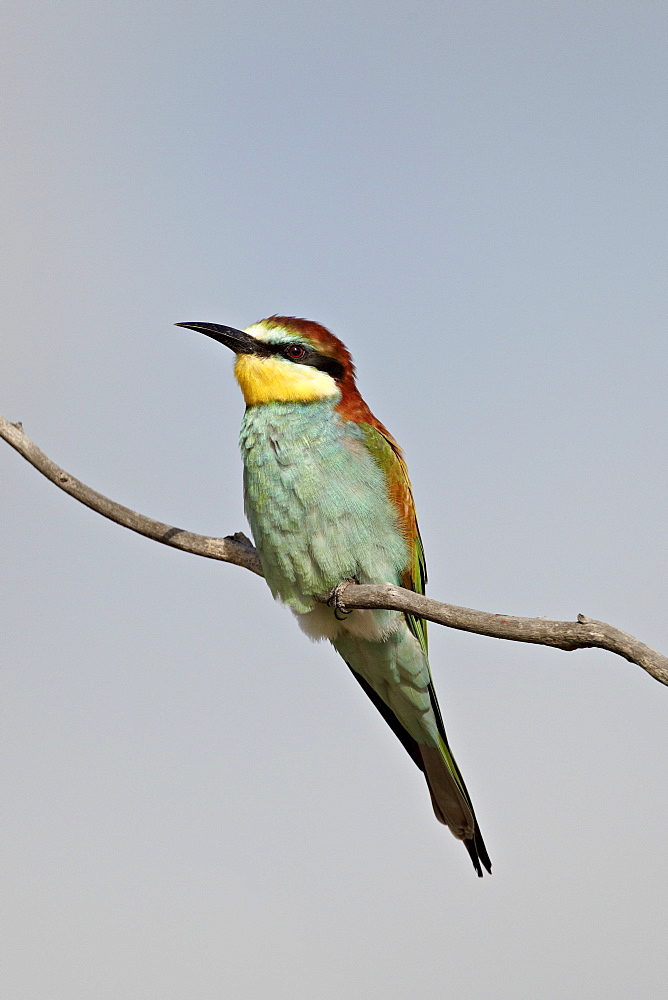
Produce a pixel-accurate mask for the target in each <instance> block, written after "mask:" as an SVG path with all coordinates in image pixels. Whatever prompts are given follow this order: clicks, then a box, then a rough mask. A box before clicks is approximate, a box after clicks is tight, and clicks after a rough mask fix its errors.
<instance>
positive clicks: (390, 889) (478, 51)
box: [0, 0, 668, 1000]
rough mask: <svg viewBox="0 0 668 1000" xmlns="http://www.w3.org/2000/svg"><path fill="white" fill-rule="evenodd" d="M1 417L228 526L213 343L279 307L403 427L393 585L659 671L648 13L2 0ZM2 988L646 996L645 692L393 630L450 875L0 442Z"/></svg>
mask: <svg viewBox="0 0 668 1000" xmlns="http://www.w3.org/2000/svg"><path fill="white" fill-rule="evenodd" d="M3 10H4V13H3V27H2V33H1V35H2V46H3V48H4V51H3V52H2V54H1V65H2V91H3V119H4V124H3V129H2V146H3V161H4V166H3V184H2V190H1V192H0V199H1V203H2V225H1V232H2V237H1V245H2V261H1V262H0V271H1V275H2V285H3V296H2V299H3V331H4V332H3V351H2V357H3V364H2V379H1V385H2V391H1V394H0V396H1V405H0V412H2V413H3V415H4V416H6V417H8V418H9V419H11V420H22V421H23V422H24V425H25V428H26V431H27V432H28V433H29V434H30V435H31V436H32V437H33V438H34V439H35V440H36V441H37V442H38V444H39V445H40V446H41V447H42V448H43V449H44V450H45V451H46V452H47V453H48V454H49V455H50V456H51V457H52V458H54V459H55V460H56V461H57V462H59V463H60V464H61V465H63V466H64V467H65V468H66V469H68V470H69V471H70V472H72V473H73V474H74V475H76V476H78V477H79V478H81V479H83V480H84V481H86V482H88V483H89V484H90V485H91V486H93V487H95V488H96V489H98V490H101V491H102V492H104V493H107V494H108V495H110V496H111V497H113V498H114V499H116V500H118V501H120V502H121V503H124V504H126V505H128V506H131V507H135V508H136V509H138V510H141V511H142V512H144V513H146V514H149V515H152V516H154V517H157V518H160V519H162V520H164V521H167V522H170V523H173V524H177V525H180V526H183V527H187V528H190V529H191V530H194V531H201V532H204V533H210V534H226V533H228V532H232V531H235V530H239V529H241V528H244V527H245V521H244V518H243V512H242V496H241V464H240V459H239V456H238V452H237V443H236V442H237V433H238V426H239V423H240V420H241V416H242V409H243V405H242V400H241V395H240V392H239V390H238V388H237V386H236V384H235V383H234V380H233V378H232V375H231V358H230V356H228V354H227V353H226V352H225V351H224V350H223V349H222V348H220V347H218V346H217V345H215V344H214V343H212V342H209V341H207V340H205V338H202V337H197V335H196V334H194V333H191V332H189V331H185V330H180V329H175V328H174V327H173V325H172V324H173V323H175V322H177V321H182V320H183V321H188V320H213V321H216V322H221V323H228V324H230V325H234V326H245V325H247V324H249V323H251V322H253V321H255V320H257V319H259V318H261V317H263V316H266V315H269V314H271V313H275V312H278V313H288V314H296V315H301V316H307V317H309V318H311V319H315V320H318V321H320V322H322V323H324V324H325V325H326V326H328V327H330V328H331V329H332V330H333V332H335V333H336V334H338V335H339V336H340V337H342V338H343V339H344V340H345V342H346V343H347V344H348V346H349V347H350V348H351V350H352V351H353V354H354V357H355V360H356V362H357V366H358V371H359V382H360V386H361V389H362V392H363V394H364V395H365V398H366V399H367V401H368V402H369V403H370V405H371V407H372V409H374V410H375V412H376V413H377V415H378V416H379V417H380V418H381V419H382V420H383V421H384V422H385V423H386V424H387V425H388V426H389V427H390V429H391V430H392V432H393V433H394V434H395V436H396V437H397V438H398V439H399V441H400V442H401V443H402V445H403V446H404V448H405V451H406V455H407V458H408V462H409V467H410V470H411V474H412V479H413V484H414V490H415V495H416V500H417V504H418V511H419V515H420V524H421V528H422V534H423V537H424V540H425V545H426V549H427V558H428V563H429V570H430V591H429V592H430V594H431V595H432V596H434V597H437V598H441V599H443V600H448V601H452V602H454V603H457V604H463V605H467V606H470V607H476V608H481V609H486V610H490V611H495V612H496V611H500V612H501V611H502V612H507V613H514V614H526V615H546V616H548V617H554V618H573V617H574V616H575V615H576V614H577V612H580V611H581V612H584V613H586V614H588V615H590V616H591V617H595V618H602V619H604V620H607V621H610V622H612V623H614V624H616V625H618V626H619V627H621V628H623V629H626V630H628V631H630V632H632V633H633V634H635V635H637V636H638V637H640V638H641V639H643V640H644V641H646V642H648V643H649V644H650V645H653V646H655V647H656V648H659V649H662V650H663V651H664V652H665V651H668V625H667V620H666V619H667V616H666V603H667V602H666V598H667V595H668V574H667V572H666V565H667V562H668V532H667V528H666V523H667V516H666V499H665V498H666V495H667V493H668V476H667V473H666V464H667V463H666V455H667V454H668V434H667V430H666V400H667V398H668V391H667V388H666V387H667V386H668V361H667V357H666V335H665V312H666V310H665V269H666V260H665V245H666V241H665V235H666V234H665V217H666V183H665V163H666V160H665V140H666V131H665V95H666V89H665V87H666V59H665V29H666V18H665V7H664V5H663V4H660V3H658V2H657V3H653V2H644V0H638V2H635V3H633V4H630V3H623V2H600V3H599V2H593V0H588V2H579V3H573V2H560V3H549V2H531V3H530V2H521V3H517V2H503V3H500V2H495V0H490V2H485V3H482V2H466V3H464V2H458V3H454V2H441V3H438V4H437V3H433V2H432V3H422V2H419V0H418V2H416V0H412V2H410V3H408V2H395V3H392V2H390V3H388V2H387V0H386V2H383V3H381V2H375V0H362V2H356V3H351V2H346V0H338V2H336V3H331V2H328V0H320V2H318V3H307V2H299V0H296V2H276V3H257V2H249V0H245V2H227V0H219V2H217V3H205V2H201V0H189V2H188V3H185V2H181V0H176V2H171V3H166V2H164V0H163V2H152V0H143V2H141V3H139V4H138V3H136V2H135V3H123V2H120V3H119V2H118V0H117V2H114V3H111V2H109V0H100V2H98V3H95V4H91V3H89V2H74V0H61V2H60V3H58V4H51V3H39V2H38V3H32V4H26V3H24V2H21V3H19V2H17V0H5V3H4V5H3ZM0 510H1V511H2V526H1V530H0V547H1V548H0V555H1V558H2V567H3V573H2V575H1V579H2V588H3V593H2V604H1V609H2V610H1V611H0V616H1V622H2V625H1V628H2V637H3V648H4V654H5V655H4V657H3V658H4V660H5V663H6V669H5V671H4V676H5V681H4V687H5V691H4V696H3V702H4V711H5V713H6V718H5V720H4V732H5V740H4V742H5V747H6V752H5V761H6V767H5V771H4V776H3V781H4V786H5V787H4V793H3V801H4V804H5V809H6V816H5V822H4V828H5V842H6V843H5V846H6V848H7V849H6V851H5V854H6V855H7V856H8V857H9V859H10V861H9V864H8V865H7V866H6V868H5V872H4V876H3V878H4V880H5V882H6V885H5V889H4V893H3V897H4V900H5V919H6V929H5V931H4V932H3V940H4V941H5V943H6V950H7V952H8V956H9V958H8V961H7V962H6V965H5V971H4V976H5V978H6V982H5V987H4V989H3V995H6V996H7V998H8V1000H10V998H11V1000H44V998H45V997H48V998H49V1000H61V998H62V1000H91V998H95V1000H118V998H121V997H122V998H123V1000H129V998H136V1000H147V998H151V997H155V998H160V1000H182V998H184V997H188V998H189V1000H190V998H194V1000H210V998H211V1000H213V998H219V997H234V998H240V1000H251V998H252V1000H255V998H265V997H268V996H271V997H281V998H283V997H285V998H290V1000H295V998H299V1000H301V998H304V1000H306V998H308V1000H312V998H317V1000H321V998H322V1000H340V998H341V997H346V998H355V1000H357V998H359V1000H362V998H364V1000H376V998H379V1000H380V998H382V1000H406V998H412V997H416V996H420V995H421V994H422V993H423V992H424V993H427V992H428V993H429V994H430V995H431V996H434V997H441V996H443V997H445V996H449V995H451V994H452V995H454V994H455V993H457V994H459V995H466V996H467V997H468V998H470V1000H499V998H507V997H508V998H512V1000H522V998H527V1000H548V998H549V1000H557V998H559V1000H561V998H564V997H568V998H569V1000H580V998H582V1000H584V998H587V1000H596V998H599V997H600V998H603V997H605V998H606V1000H628V998H629V997H631V996H633V997H636V996H643V997H654V996H659V995H660V993H661V991H662V990H663V989H664V988H665V981H666V976H667V975H668V957H667V955H668V953H667V951H666V947H665V942H666V935H665V931H666V891H667V888H668V852H667V851H666V829H668V796H667V795H666V788H667V787H668V765H667V760H668V753H667V751H668V726H667V725H666V711H667V707H668V701H667V698H666V691H665V689H664V688H662V687H660V686H659V685H658V684H657V683H656V682H655V681H652V680H651V679H650V678H649V677H647V676H646V675H644V674H643V673H642V671H640V670H639V669H638V668H636V667H632V666H631V665H629V664H626V663H625V662H624V661H622V660H621V659H618V658H615V657H613V656H611V655H609V654H605V653H603V652H599V651H581V652H578V653H571V654H566V653H561V652H558V651H553V650H548V649H541V648H538V647H530V646H519V645H514V644H510V643H503V642H500V641H496V640H491V639H483V638H480V637H477V636H467V635H463V634H456V633H450V632H447V631H446V630H444V629H438V628H436V627H435V626H434V627H432V629H431V648H432V667H433V672H434V676H435V680H436V686H437V689H438V691H439V695H440V700H441V703H442V706H443V710H444V715H445V719H446V725H447V728H448V733H449V735H450V738H451V742H452V744H453V746H454V749H455V752H456V754H457V757H458V759H459V761H460V763H461V766H462V769H463V771H464V774H465V776H466V780H467V783H468V785H469V788H470V790H471V793H472V796H473V799H474V802H475V805H476V809H477V812H478V816H479V820H480V824H481V827H482V830H483V832H484V835H485V838H486V841H487V844H488V847H489V850H490V854H491V856H492V860H493V862H494V875H493V876H492V877H491V878H486V879H484V880H482V881H479V880H478V879H477V878H476V877H475V875H474V873H473V871H472V869H471V866H470V863H469V861H468V858H467V857H466V853H465V852H464V850H463V848H462V847H461V846H460V845H458V844H457V843H456V842H455V841H454V840H453V838H452V837H451V836H450V835H449V834H448V832H447V831H446V830H444V829H443V828H441V827H440V826H439V825H438V824H437V823H436V822H435V820H434V819H433V816H432V814H431V806H430V803H429V797H428V795H427V792H426V789H425V787H424V784H423V782H422V780H421V778H420V775H419V774H418V773H417V771H416V769H415V767H414V765H413V764H412V763H411V761H410V760H409V759H408V757H407V755H406V754H405V753H404V751H403V750H402V748H401V746H400V745H399V743H398V742H397V741H396V740H395V739H394V737H393V736H392V734H391V733H390V731H389V730H388V729H386V728H385V727H384V725H383V723H382V721H381V720H380V718H379V717H378V716H377V714H376V712H375V710H374V709H373V707H372V706H371V705H370V704H369V703H367V702H366V700H365V699H364V698H363V696H362V694H361V692H360V691H359V689H358V688H357V685H356V684H355V683H354V682H353V681H352V680H351V678H350V676H349V675H348V671H347V670H346V668H345V666H344V665H343V663H342V662H341V661H339V660H338V659H337V657H336V655H335V654H334V652H333V651H332V650H331V649H329V648H328V647H326V646H324V645H320V646H314V645H311V644H310V643H309V642H308V641H307V639H306V638H305V637H304V636H303V635H302V634H301V633H300V631H299V630H298V628H297V627H296V625H295V623H294V622H293V620H292V618H291V616H290V614H289V613H288V612H287V611H286V610H285V609H283V608H281V607H280V606H278V605H275V604H274V603H273V602H272V600H271V598H270V595H269V593H268V591H267V590H266V587H265V585H264V582H263V581H262V580H260V579H258V578H255V577H253V576H251V574H249V573H247V572H245V571H243V570H241V569H238V568H235V567H232V566H225V565H221V564H216V563H213V562H208V561H206V560H204V559H196V558H194V557H191V556H186V555H183V554H181V553H178V552H174V551H170V550H167V549H164V548H163V547H161V546H159V545H157V544H155V543H152V542H149V541H148V540H146V539H143V538H140V537H139V536H136V535H132V534H131V533H130V532H127V531H124V530H122V529H121V528H119V527H118V526H116V525H113V524H111V523H109V522H106V521H104V520H103V519H102V518H100V517H99V516H97V515H94V514H93V513H92V512H90V511H88V510H86V509H84V508H83V507H81V506H80V505H78V504H76V503H75V502H74V501H72V500H71V499H69V498H67V497H65V496H64V495H63V494H60V493H59V492H58V491H57V490H56V489H55V488H54V487H53V486H51V485H49V484H48V483H46V482H45V481H44V480H43V479H41V477H39V476H38V474H37V473H36V472H34V471H33V470H32V469H31V468H30V467H29V466H28V465H27V464H26V463H25V462H23V461H22V460H21V459H20V458H19V457H18V456H17V455H15V454H14V453H13V452H12V451H11V449H9V448H8V447H6V446H4V445H3V447H2V448H0Z"/></svg>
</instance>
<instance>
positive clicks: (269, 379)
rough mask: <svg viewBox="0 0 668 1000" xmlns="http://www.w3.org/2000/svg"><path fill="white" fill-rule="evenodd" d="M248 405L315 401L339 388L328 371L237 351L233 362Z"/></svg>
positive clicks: (332, 393)
mask: <svg viewBox="0 0 668 1000" xmlns="http://www.w3.org/2000/svg"><path fill="white" fill-rule="evenodd" d="M234 374H235V376H236V380H237V382H238V383H239V385H240V386H241V391H242V392H243V394H244V399H245V401H246V406H257V405H258V404H260V403H313V402H315V401H316V400H319V399H326V398H327V397H329V396H337V395H338V394H339V391H340V390H339V388H338V386H337V384H336V382H335V381H334V379H333V378H332V377H331V376H330V375H328V374H327V372H323V371H319V369H317V368H312V367H311V366H310V365H297V364H293V363H292V362H291V361H286V360H284V359H283V358H278V357H269V358H266V357H264V358H263V357H257V356H256V355H254V354H238V355H237V360H236V363H235V365H234Z"/></svg>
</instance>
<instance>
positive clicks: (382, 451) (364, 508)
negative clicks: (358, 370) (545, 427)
mask: <svg viewBox="0 0 668 1000" xmlns="http://www.w3.org/2000/svg"><path fill="white" fill-rule="evenodd" d="M177 325H178V326H184V327H187V328H189V329H191V330H197V331H199V332H200V333H204V334H206V335H207V336H208V337H212V338H213V339H214V340H217V341H218V342H219V343H221V344H224V345H225V346H226V347H229V348H230V349H231V350H232V351H234V353H235V354H236V363H235V366H234V373H235V375H236V378H237V381H238V382H239V385H240V386H241V391H242V392H243V395H244V399H245V401H246V413H245V416H244V419H243V423H242V426H241V451H242V455H243V461H244V499H245V509H246V514H247V517H248V520H249V522H250V526H251V530H252V533H253V539H254V541H255V545H256V548H257V552H258V555H259V557H260V562H261V564H262V569H263V571H264V575H265V577H266V579H267V583H268V584H269V587H270V589H271V592H272V594H273V595H274V597H276V598H279V599H280V600H281V601H283V602H284V603H285V604H287V605H288V606H289V607H290V608H291V609H292V611H293V612H294V614H295V615H296V616H297V619H298V621H299V624H300V625H301V627H302V629H303V630H304V631H305V632H306V634H307V635H309V636H310V637H311V638H313V639H329V641H330V642H331V643H332V645H333V646H334V648H335V649H336V650H337V652H338V653H340V655H341V656H342V657H343V659H344V660H345V662H346V663H347V664H348V666H349V667H350V669H351V671H352V673H353V676H354V677H355V679H356V680H357V681H358V682H359V684H360V685H361V687H362V688H363V690H364V691H365V692H366V694H367V695H368V696H369V698H370V699H371V701H372V702H373V703H374V705H375V706H376V708H377V709H378V710H379V712H380V714H381V715H382V716H383V718H384V719H385V721H386V722H387V723H388V724H389V726H390V727H391V729H392V731H393V732H394V733H395V734H396V735H397V736H398V737H399V739H400V740H401V742H402V743H403V745H404V747H405V748H406V750H407V751H408V753H409V754H410V755H411V757H412V758H413V760H414V761H415V763H416V764H417V766H418V767H419V768H420V770H421V771H422V772H423V773H424V776H425V778H426V780H427V785H428V786H429V791H430V793H431V801H432V804H433V807H434V812H435V813H436V818H437V819H438V820H439V821H440V822H441V823H444V824H445V825H446V826H448V827H449V828H450V830H451V831H452V833H453V834H454V835H455V837H457V838H458V839H459V840H463V841H464V846H465V847H466V849H467V851H468V852H469V855H470V856H471V860H472V861H473V865H474V867H475V869H476V871H477V873H478V875H480V876H482V866H484V867H485V868H486V869H487V871H488V872H491V862H490V860H489V856H488V854H487V850H486V849H485V844H484V842H483V839H482V836H481V833H480V829H479V827H478V823H477V821H476V818H475V813H474V811H473V805H472V803H471V799H470V796H469V794H468V792H467V790H466V785H465V784H464V779H463V778H462V775H461V773H460V770H459V768H458V767H457V764H456V762H455V759H454V757H453V755H452V753H451V751H450V747H449V746H448V740H447V737H446V735H445V729H444V726H443V719H442V717H441V712H440V709H439V706H438V702H437V700H436V692H435V691H434V685H433V681H432V678H431V674H430V671H429V661H428V659H427V627H426V626H427V623H426V621H424V620H423V619H420V618H415V617H413V616H412V615H410V614H401V613H400V612H396V611H360V610H357V611H352V612H350V613H348V614H344V615H341V614H337V613H336V608H334V609H333V608H331V607H328V606H327V605H326V604H324V603H322V602H321V601H320V600H318V598H319V597H320V598H322V597H323V595H327V594H329V593H330V592H331V591H332V590H333V588H335V587H336V586H337V585H338V584H339V583H341V582H342V581H344V580H348V579H353V580H356V581H357V582H358V583H387V582H389V583H393V584H398V585H400V586H402V587H406V588H408V589H410V590H414V591H417V592H418V593H420V594H422V593H424V586H425V583H426V580H427V572H426V566H425V559H424V552H423V549H422V541H421V539H420V532H419V530H418V525H417V519H416V516H415V505H414V503H413V496H412V492H411V484H410V481H409V478H408V472H407V469H406V464H405V462H404V459H403V455H402V453H401V449H400V448H399V445H398V444H397V442H396V441H395V440H394V438H393V437H392V435H391V434H390V433H389V431H387V430H386V428H385V427H384V426H383V425H382V424H381V422H380V421H379V420H377V419H376V417H374V415H373V414H372V413H371V411H370V409H369V407H368V406H367V405H366V403H365V402H364V400H363V399H362V397H361V395H360V393H359V390H358V388H357V385H356V383H355V368H354V366H353V362H352V358H351V356H350V353H349V352H348V350H347V348H346V347H345V346H344V344H343V343H342V342H341V341H340V340H339V339H338V338H337V337H335V336H334V335H333V334H331V333H330V332H329V331H328V330H326V329H325V328H324V327H322V326H320V324H318V323H313V322H310V321H309V320H304V319H296V318H294V317H285V316H272V317H270V318H269V319H265V320H262V321H261V322H259V323H255V324H254V325H253V326H249V327H248V328H247V329H246V330H243V331H242V330H235V329H233V328H232V327H229V326H219V325H218V324H216V323H179V324H177Z"/></svg>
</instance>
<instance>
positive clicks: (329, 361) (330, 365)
mask: <svg viewBox="0 0 668 1000" xmlns="http://www.w3.org/2000/svg"><path fill="white" fill-rule="evenodd" d="M292 344H294V345H296V346H298V347H301V348H302V349H303V350H304V355H303V357H301V358H291V357H289V356H288V355H287V354H286V351H287V349H288V348H289V347H290V346H291V344H290V343H289V342H288V343H287V344H286V343H283V344H267V343H265V344H263V347H265V348H266V349H267V353H268V354H275V355H276V354H277V355H280V356H282V357H285V358H287V360H288V361H290V362H291V363H292V364H293V365H309V367H311V368H317V369H318V371H321V372H326V373H327V374H328V375H330V376H331V377H332V378H333V379H342V378H343V376H344V367H343V365H342V364H341V362H340V361H337V360H336V358H328V357H327V356H326V355H325V354H319V353H318V351H315V350H314V349H313V348H312V347H308V346H307V345H306V344H303V343H302V342H301V341H299V340H296V341H292Z"/></svg>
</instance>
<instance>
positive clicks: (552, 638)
mask: <svg viewBox="0 0 668 1000" xmlns="http://www.w3.org/2000/svg"><path fill="white" fill-rule="evenodd" d="M0 437H2V438H4V440H5V441H7V443H8V444H10V445H11V446H12V447H13V448H15V449H16V451H18V453H19V454H20V455H22V456H23V457H24V458H25V459H26V460H27V461H28V462H30V463H31V465H33V466H34V467H35V468H36V469H37V470H38V472H41V473H42V475H44V476H46V478H47V479H49V480H50V481H51V482H52V483H54V484H55V485H56V486H58V487H59V488H60V489H61V490H64V491H65V492H66V493H69V495H70V496H73V497H74V498H75V499H76V500H79V501H80V503H83V504H85V505H86V506H87V507H90V508H91V509H92V510H94V511H97V513H98V514H102V515H103V516H104V517H107V518H109V520H111V521H115V522H116V523H117V524H121V525H123V527H125V528H130V529H131V530H132V531H137V532H138V533H139V534H140V535H146V536H147V537H148V538H153V539H155V540H156V541H158V542H162V543H163V544H164V545H171V546H172V547H173V548H177V549H181V550H182V551H184V552H191V553H192V554H193V555H199V556H207V557H208V558H209V559H220V560H221V561H222V562H229V563H233V564H234V565H235V566H243V567H244V568H245V569H249V570H251V571H252V572H253V573H257V574H258V576H262V575H263V573H262V568H261V566H260V560H259V559H258V556H257V552H256V551H255V548H254V547H253V544H252V542H251V541H250V540H249V539H248V538H246V536H245V535H244V534H242V533H241V532H237V533H236V534H234V535H228V536H227V537H225V538H210V537H208V536H207V535H197V534H194V533H193V532H191V531H185V530H183V529H182V528H174V527H172V526H170V525H168V524H162V523H161V522H160V521H154V520H152V519H151V518H148V517H144V516H143V515H142V514H138V513H137V512H136V511H134V510H130V509H129V508H128V507H123V506H121V505H120V504H117V503H114V502H113V501H112V500H109V499H108V498H107V497H105V496H103V495H102V494H101V493H96V492H95V490H92V489H90V488H89V487H88V486H86V485H85V484H84V483H82V482H80V481H79V480H78V479H75V478H74V476H70V474H69V473H67V472H65V471H64V470H63V469H61V468H60V467H59V466H57V465H56V464H55V462H52V461H51V459H50V458H48V457H47V456H46V455H45V454H44V452H43V451H40V449H39V448H38V447H37V445H36V444H34V443H33V442H32V441H31V440H30V438H28V437H27V436H26V434H24V432H23V427H22V426H21V424H12V423H10V422H9V421H8V420H5V418H4V417H1V416H0ZM328 599H329V595H323V597H322V598H321V600H322V601H323V602H326V601H327V600H328ZM337 602H338V606H339V607H340V608H341V609H342V610H347V611H352V610H354V609H357V608H359V609H362V608H367V609H368V608H370V609H374V608H377V609H380V608H387V609H388V610H390V611H404V612H410V613H411V614H414V615H418V616H419V617H420V618H426V619H428V620H429V621H432V622H436V623H437V624H438V625H446V626H447V627H448V628H454V629H459V630H461V631H464V632H475V633H476V634H477V635H487V636H492V637H493V638H496V639H513V640H515V641H516V642H532V643H536V644H538V645H541V646H553V647H555V648H557V649H565V650H573V649H584V648H591V647H598V648H600V649H607V650H608V651H609V652H611V653H616V654H617V655H618V656H622V657H624V659H626V660H629V662H631V663H635V664H637V665H638V666H639V667H642V668H643V670H646V671H647V673H648V674H650V675H651V676H652V677H654V678H655V679H656V680H658V681H660V682H661V683H662V684H668V657H666V656H663V655H662V654H661V653H658V652H656V651H655V650H653V649H650V647H649V646H646V645H645V644H644V643H642V642H639V641H638V640H637V639H635V638H634V637H633V636H631V635H628V634H627V633H626V632H622V631H620V629H617V628H614V627H613V626H612V625H606V624H605V622H599V621H594V620H593V619H591V618H586V617H585V616H584V615H578V618H577V621H575V622H559V621H547V620H546V619H544V618H517V617H514V616H512V615H500V614H490V613H488V612H485V611H473V610H471V609H470V608H460V607H457V605H455V604H442V603H441V602H440V601H433V600H431V599H430V598H428V597H424V596H423V595H422V594H416V593H414V592H413V591H411V590H404V589H403V588H402V587H395V586H393V585H392V584H389V583H384V584H378V585H373V586H371V585H367V584H365V585H360V584H355V583H344V584H341V585H340V586H339V587H338V588H337Z"/></svg>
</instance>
